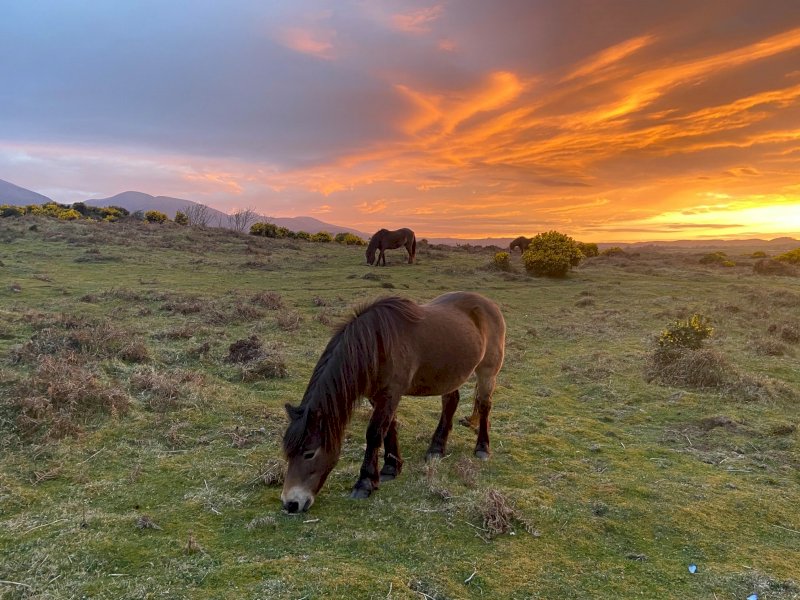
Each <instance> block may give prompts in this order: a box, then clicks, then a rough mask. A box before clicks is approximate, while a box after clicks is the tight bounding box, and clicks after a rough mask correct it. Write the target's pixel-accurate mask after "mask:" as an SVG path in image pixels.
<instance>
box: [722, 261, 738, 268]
mask: <svg viewBox="0 0 800 600" xmlns="http://www.w3.org/2000/svg"><path fill="white" fill-rule="evenodd" d="M720 265H722V266H723V267H735V266H736V263H735V262H733V261H732V260H723V261H722V262H721V263H720Z"/></svg>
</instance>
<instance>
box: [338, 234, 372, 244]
mask: <svg viewBox="0 0 800 600" xmlns="http://www.w3.org/2000/svg"><path fill="white" fill-rule="evenodd" d="M333 241H334V242H336V243H337V244H345V245H347V246H366V245H367V242H365V241H364V240H363V239H361V238H360V237H358V236H357V235H355V234H354V233H350V232H349V231H348V232H346V233H337V234H336V236H334V238H333Z"/></svg>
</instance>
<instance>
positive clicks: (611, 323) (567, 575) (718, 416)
mask: <svg viewBox="0 0 800 600" xmlns="http://www.w3.org/2000/svg"><path fill="white" fill-rule="evenodd" d="M32 224H36V226H37V227H36V230H35V231H32V230H30V229H29V226H30V225H32ZM753 250H758V248H753V249H747V250H746V251H745V250H742V255H741V256H740V255H733V254H732V253H731V252H730V250H728V252H729V254H731V258H732V259H733V260H734V261H735V262H736V266H735V267H731V268H726V269H719V268H716V267H714V266H713V265H712V266H707V265H702V264H700V262H699V258H700V257H701V256H702V255H703V254H705V253H707V252H708V249H704V250H703V252H702V253H698V254H696V255H695V254H692V253H688V252H682V253H681V252H677V251H672V252H667V251H662V252H656V251H643V252H642V253H641V254H639V255H633V256H626V257H599V258H596V259H592V260H590V261H588V262H587V263H585V264H584V265H582V266H581V267H580V268H579V269H577V270H575V271H573V272H572V273H571V274H570V275H569V276H568V277H567V278H565V279H557V280H554V279H539V278H531V277H528V276H527V275H524V274H523V273H524V270H523V269H522V266H521V264H520V262H519V260H520V259H519V257H518V256H517V255H515V256H512V268H513V272H512V273H504V272H501V271H499V270H496V269H495V268H493V266H492V262H493V257H494V252H493V251H491V250H485V251H468V250H465V249H460V250H459V249H450V250H448V249H441V248H434V249H427V248H421V249H420V252H419V255H418V258H419V264H417V265H414V266H409V265H406V264H404V254H403V252H402V251H400V250H398V251H394V252H389V253H388V258H389V260H390V261H391V264H390V265H389V266H388V267H387V268H375V267H368V266H367V265H366V264H364V257H363V248H357V247H345V246H340V245H338V244H313V243H307V242H293V241H284V240H271V239H265V238H253V237H247V236H241V235H236V234H232V233H230V232H226V231H220V230H210V231H201V230H194V229H189V228H180V227H177V226H171V225H168V226H163V227H162V226H147V225H144V224H124V223H117V224H106V223H85V222H75V223H64V222H58V221H55V220H52V219H45V218H38V219H34V218H28V217H26V218H22V219H14V220H12V219H5V220H2V221H0V261H2V266H0V548H2V552H1V553H0V580H3V582H4V583H0V597H3V598H6V597H7V598H73V597H74V598H79V597H92V598H143V597H165V598H181V597H193V598H303V597H306V598H387V597H391V598H423V597H429V598H437V599H444V598H472V597H475V598H478V597H485V598H543V599H545V598H548V599H549V598H682V599H685V598H715V597H716V598H719V599H720V600H721V599H723V598H726V599H733V598H745V597H747V596H748V595H749V594H751V593H753V592H757V593H758V594H759V597H760V598H762V599H788V598H800V583H798V580H800V575H799V574H798V573H799V572H798V565H800V502H798V498H800V476H798V473H800V470H798V469H799V468H800V458H799V457H800V449H799V448H798V436H799V435H800V434H798V431H797V428H798V421H799V420H800V417H799V416H798V415H800V398H799V396H800V370H799V369H798V368H797V357H798V352H800V345H798V344H797V343H796V342H791V341H788V342H787V341H785V340H783V341H782V344H783V350H784V351H783V353H782V354H780V355H765V354H764V353H763V352H759V351H758V348H763V347H764V344H763V343H761V344H760V345H759V344H758V343H756V341H757V340H764V339H775V340H777V339H778V338H777V337H775V336H776V335H777V334H775V333H774V331H780V327H784V326H787V327H789V328H791V327H797V323H798V319H799V318H800V317H799V316H798V315H800V285H798V280H797V279H795V278H787V277H761V276H757V275H753V273H752V264H753V262H754V261H755V259H752V258H750V257H749V254H750V253H752V251H753ZM12 288H13V289H12ZM456 289H461V290H472V291H478V292H481V293H484V294H485V295H487V296H489V297H491V298H493V299H495V300H496V301H497V302H498V303H500V305H501V307H502V309H503V312H504V315H505V317H506V320H507V324H508V338H507V347H506V363H505V366H504V368H503V370H502V371H501V373H500V377H499V385H498V389H497V391H496V394H495V405H494V410H493V413H492V432H491V436H492V446H493V452H494V454H493V456H492V459H491V460H490V461H488V462H486V463H478V462H477V461H474V460H472V459H471V452H472V448H473V446H474V434H473V433H471V432H470V431H468V430H466V429H465V428H462V427H457V428H456V429H455V430H454V431H453V434H452V436H451V441H450V444H449V446H448V452H449V454H448V456H446V457H445V458H444V459H443V460H442V461H441V463H439V464H437V465H436V466H435V467H430V466H426V465H425V464H424V462H423V460H422V457H423V456H424V452H425V449H426V447H427V443H428V441H429V438H430V435H431V434H432V432H433V429H434V428H435V425H436V421H437V419H438V412H439V406H440V403H439V400H438V399H437V398H405V399H404V400H403V402H402V403H401V405H400V409H399V421H400V423H401V429H400V442H401V445H402V449H403V453H404V456H405V458H406V463H405V470H404V472H403V474H402V475H401V476H400V478H398V479H397V480H396V481H393V482H388V483H385V484H383V485H382V486H381V489H380V490H379V491H378V492H376V493H375V494H374V495H373V496H372V497H371V498H370V499H368V500H366V501H353V500H350V499H349V498H348V497H347V496H348V493H349V490H350V488H351V486H352V485H353V483H354V482H355V479H356V476H357V472H358V467H359V465H360V462H361V458H362V454H363V436H364V431H365V427H366V423H367V420H368V417H369V412H368V410H367V408H366V406H364V407H361V408H359V409H358V410H357V411H356V415H355V417H354V419H353V422H352V423H351V425H350V428H349V434H348V437H347V441H346V443H345V445H344V448H343V451H342V457H341V460H340V461H339V464H338V465H337V467H336V468H335V470H334V471H333V473H332V475H331V477H330V479H329V481H328V482H327V483H326V485H325V487H324V488H323V490H322V492H321V494H320V495H319V496H318V498H317V501H316V503H315V504H314V507H313V508H312V510H311V511H310V512H309V513H307V514H304V515H301V516H289V515H287V514H284V513H282V512H281V510H280V500H279V496H280V487H279V486H276V485H265V484H264V483H263V482H262V479H261V474H262V473H263V472H264V471H265V469H267V468H268V467H274V464H275V461H276V460H280V459H281V450H280V448H281V444H280V442H281V436H282V433H283V429H284V427H285V424H286V416H285V413H284V412H283V404H284V403H285V402H287V401H289V402H292V403H297V402H299V400H300V398H301V396H302V393H303V390H304V389H305V386H306V384H307V382H308V378H309V376H310V374H311V370H312V368H313V366H314V364H315V362H316V360H317V358H318V356H319V354H320V353H321V351H322V349H323V347H324V345H325V343H326V342H327V340H328V338H329V336H330V327H329V323H330V322H331V321H333V322H335V321H337V320H338V319H339V318H341V317H343V316H344V315H346V314H347V313H348V309H349V307H351V306H353V305H355V304H358V303H360V302H365V301H369V300H372V299H374V298H376V297H378V296H381V295H386V294H393V293H397V294H402V295H405V296H408V297H411V298H413V299H415V300H419V301H426V300H429V299H431V298H433V297H435V296H437V295H439V294H440V293H443V292H445V291H450V290H456ZM262 292H275V293H278V294H280V297H281V299H282V302H283V307H282V308H280V309H277V310H272V309H269V308H265V307H263V306H259V305H258V304H253V303H252V302H251V299H252V297H253V296H254V295H255V294H258V293H262ZM694 313H699V314H703V315H705V316H707V317H709V318H710V320H711V322H712V325H713V327H714V335H713V336H712V338H711V340H710V341H709V343H708V345H709V346H710V347H711V348H712V349H714V350H715V351H716V352H718V353H719V354H720V355H721V356H723V357H725V358H726V359H727V361H728V362H729V368H730V369H731V370H735V371H736V372H737V373H738V374H739V375H741V376H745V377H747V378H749V379H748V381H750V382H751V383H752V382H753V381H756V382H759V386H760V387H758V386H757V387H756V388H752V385H751V387H749V388H747V387H746V386H744V384H742V385H741V386H739V387H737V386H735V385H734V386H729V387H726V388H724V389H712V390H696V389H682V388H678V387H668V386H663V385H657V384H655V383H647V382H646V381H645V375H644V374H645V366H646V363H647V359H648V357H649V356H650V354H651V353H652V351H653V349H654V347H655V344H656V339H657V337H658V335H659V334H660V333H661V331H663V330H664V329H665V328H666V327H667V326H669V325H670V324H672V323H674V322H675V320H676V319H679V318H684V319H685V318H687V317H688V316H690V315H692V314H694ZM287 315H288V318H287ZM292 315H294V316H292ZM298 317H299V319H298ZM298 320H299V323H298V325H297V327H296V328H295V329H291V322H293V321H298ZM287 323H288V324H287ZM771 325H778V327H777V328H775V327H773V333H770V331H769V328H770V326H771ZM101 334H102V335H101ZM250 335H257V336H258V338H259V339H260V340H261V341H262V343H263V344H264V346H265V347H268V348H269V349H270V351H271V352H274V353H276V354H277V355H279V357H280V358H281V359H282V360H283V361H284V362H285V366H286V369H287V372H288V376H287V377H285V378H276V379H262V380H257V381H253V382H245V381H243V380H242V373H241V370H240V368H239V367H238V366H237V365H236V364H233V363H230V362H228V361H226V357H227V355H228V347H229V346H230V344H232V343H233V342H234V341H236V340H240V339H243V338H247V337H249V336H250ZM48 336H49V337H48ZM81 336H83V337H81ZM32 339H33V342H31V340H32ZM133 342H138V343H139V344H141V345H143V348H144V351H145V355H144V356H138V357H131V356H130V355H129V354H126V353H125V351H124V350H123V349H124V348H129V346H130V344H132V343H133ZM59 343H63V344H66V345H67V346H69V349H70V350H71V351H72V353H73V358H72V359H71V360H72V361H73V362H69V363H67V362H64V363H63V364H64V365H66V367H68V368H71V369H72V368H74V369H85V370H88V371H89V372H90V373H91V374H93V376H94V377H95V380H96V381H97V382H98V385H99V386H101V387H102V389H105V390H113V391H116V392H117V393H121V394H124V395H125V397H126V398H127V400H128V402H129V406H128V409H127V411H120V412H119V414H116V415H113V414H109V413H108V412H107V411H103V410H99V409H97V410H91V407H90V409H89V410H84V411H83V412H80V413H77V412H76V413H75V414H72V415H70V416H69V424H70V425H71V426H73V427H76V428H79V429H80V433H79V434H78V435H77V436H67V437H63V438H58V437H57V436H56V435H55V434H56V433H57V431H58V429H57V428H56V427H54V425H53V420H52V417H53V416H52V415H50V417H45V418H42V420H41V422H39V423H38V427H39V428H38V429H37V430H35V431H33V432H32V433H31V432H30V431H29V430H27V431H28V432H27V433H26V430H24V428H22V425H23V423H21V421H20V420H19V415H20V410H19V408H18V405H19V400H20V398H27V397H28V396H35V395H37V394H38V395H42V394H44V395H46V394H48V393H53V392H52V389H50V388H48V387H47V385H55V384H52V382H51V383H50V384H48V383H47V381H50V380H46V381H45V383H41V381H42V380H43V379H42V378H45V379H46V376H47V373H45V372H42V368H43V367H42V364H43V363H42V361H44V360H46V359H47V356H50V355H53V356H55V357H56V359H57V360H62V361H64V360H66V359H65V358H64V357H65V356H66V354H65V348H62V347H58V344H59ZM26 344H28V345H27V346H26ZM203 347H205V350H201V349H202V348H203ZM25 348H27V350H28V351H27V353H26V351H25ZM139 348H140V350H141V346H140V347H139ZM48 353H49V354H48ZM134 359H135V360H134ZM37 369H38V371H37ZM78 374H79V371H77V370H76V371H75V377H71V378H69V377H68V378H67V379H68V381H66V382H64V381H61V380H59V381H58V382H56V383H57V384H58V385H64V386H65V385H68V384H70V383H74V382H75V381H78V380H79V379H78V378H77V375H78ZM36 377H39V378H40V379H39V380H37V379H36ZM37 381H39V382H40V383H39V384H37ZM143 381H144V383H142V382H143ZM737 381H738V380H737ZM137 382H138V383H137ZM168 383H171V384H172V387H169V386H168V385H167V384H168ZM145 384H147V385H145ZM37 385H38V387H37ZM148 385H150V387H148ZM159 386H160V387H159ZM471 400H472V391H471V384H469V385H467V386H465V387H464V388H463V389H462V406H461V407H460V408H459V411H458V414H459V415H464V414H466V413H468V411H469V408H470V406H471ZM48 418H49V419H50V420H48ZM29 429H30V428H29ZM465 473H468V475H465ZM472 473H474V475H472ZM490 489H491V490H496V491H498V492H499V493H500V494H501V496H502V498H504V499H506V500H507V501H508V503H509V504H511V505H512V506H513V509H514V519H513V520H512V521H511V523H510V530H508V531H506V532H505V533H499V534H497V535H491V532H490V531H487V530H486V528H485V527H484V521H483V516H482V515H481V513H480V506H481V502H482V499H483V498H484V495H485V493H486V491H487V490H490ZM144 516H146V517H147V519H149V522H151V523H153V524H155V525H157V526H158V527H157V528H155V527H146V528H141V527H138V526H137V522H138V523H139V524H141V523H143V522H148V521H142V518H143V517H144ZM691 563H695V564H697V565H698V571H697V573H695V574H690V573H689V572H688V565H689V564H691ZM6 582H12V583H6Z"/></svg>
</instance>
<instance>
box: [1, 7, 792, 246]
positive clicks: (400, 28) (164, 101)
mask: <svg viewBox="0 0 800 600" xmlns="http://www.w3.org/2000/svg"><path fill="white" fill-rule="evenodd" d="M0 179H5V180H7V181H10V182H12V183H15V184H17V185H20V186H23V187H26V188H29V189H32V190H34V191H37V192H40V193H43V194H45V195H47V196H50V197H51V198H53V199H54V200H57V201H59V202H76V201H80V200H85V199H88V198H103V197H108V196H111V195H114V194H116V193H119V192H122V191H126V190H137V191H142V192H146V193H149V194H153V195H163V196H172V197H178V198H186V199H189V200H194V201H197V202H203V203H206V204H208V205H210V206H213V207H215V208H218V209H220V210H223V211H226V212H230V211H232V210H235V209H237V208H254V209H256V210H257V211H259V212H260V213H262V214H265V215H269V216H274V217H285V216H299V215H307V216H314V217H317V218H319V219H321V220H323V221H327V222H330V223H336V224H341V225H348V226H351V227H354V228H356V229H358V230H361V231H367V232H369V231H374V230H377V229H378V228H381V227H386V228H389V229H393V228H399V227H411V228H412V229H414V230H415V231H416V232H417V234H418V235H419V236H423V237H442V236H448V237H461V238H477V237H516V236H517V235H533V234H535V233H537V232H541V231H548V230H552V229H556V230H558V231H562V232H564V233H567V234H569V235H571V236H572V237H574V238H576V239H579V240H581V241H587V242H589V241H594V242H612V241H620V242H624V241H642V240H666V239H707V238H747V237H762V238H773V237H778V236H781V235H792V236H795V237H800V2H798V1H797V0H691V1H686V0H670V1H669V2H664V1H661V0H607V1H603V0H559V1H558V2H554V1H551V0H492V1H491V2H490V1H487V0H441V1H435V0H433V1H427V2H417V1H413V0H409V1H402V2H400V1H391V0H386V1H377V0H376V1H366V0H337V1H336V2H333V1H331V0H329V1H322V0H294V1H292V2H283V1H276V0H229V1H227V2H221V1H212V0H180V1H179V0H136V1H126V0H114V1H108V2H99V1H96V0H36V2H28V1H24V0H0Z"/></svg>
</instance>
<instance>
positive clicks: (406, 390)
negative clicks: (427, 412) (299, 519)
mask: <svg viewBox="0 0 800 600" xmlns="http://www.w3.org/2000/svg"><path fill="white" fill-rule="evenodd" d="M505 332H506V324H505V321H504V320H503V315H502V314H501V313H500V309H499V308H498V307H497V305H496V304H495V303H494V302H492V301H491V300H489V299H488V298H485V297H483V296H481V295H480V294H475V293H471V292H451V293H449V294H444V295H442V296H439V297H438V298H436V299H435V300H433V301H431V302H429V303H428V304H423V305H418V304H416V303H414V302H412V301H411V300H407V299H404V298H397V297H392V298H385V299H383V300H378V301H376V302H374V303H373V304H370V305H368V306H365V307H362V308H360V309H359V310H357V311H356V313H355V316H354V317H353V318H352V319H351V320H350V321H349V322H347V323H345V324H343V325H342V326H341V327H340V328H339V330H338V331H337V332H336V333H335V334H334V335H333V337H332V338H331V340H330V341H329V342H328V345H327V347H326V348H325V351H324V352H323V353H322V356H321V357H320V359H319V361H318V362H317V366H316V367H314V372H313V374H312V375H311V380H310V381H309V383H308V387H307V388H306V392H305V394H304V396H303V400H302V402H301V403H300V405H299V406H297V407H294V406H291V405H289V404H288V403H287V404H286V412H287V413H288V414H289V426H288V428H287V429H286V434H285V435H284V438H283V449H284V452H285V454H286V458H287V460H288V468H287V473H286V478H285V481H284V485H283V491H282V493H281V501H282V502H283V507H284V508H285V509H286V510H287V511H288V512H290V513H295V512H299V511H305V510H308V508H309V507H310V506H311V505H312V504H313V503H314V497H315V496H316V495H317V493H318V492H319V490H320V488H322V485H323V484H324V483H325V480H326V479H327V477H328V475H329V474H330V472H331V470H332V469H333V467H334V465H335V464H336V462H337V460H338V459H339V452H340V450H341V447H342V439H343V438H344V431H345V427H346V426H347V423H348V422H349V420H350V416H351V415H352V413H353V408H354V406H355V404H356V401H357V400H358V399H359V398H361V397H364V396H365V397H367V398H368V399H369V401H370V403H371V404H372V407H373V411H372V418H371V419H370V421H369V426H368V427H367V449H366V452H365V453H364V462H363V463H362V465H361V471H360V474H359V478H358V481H357V482H356V484H355V486H354V487H353V491H352V494H351V497H353V498H367V497H368V496H369V495H370V494H371V493H372V492H373V491H374V490H376V489H378V485H379V483H380V482H381V481H386V480H389V479H394V478H395V477H396V476H397V475H399V474H400V471H401V470H402V467H403V460H402V458H400V447H399V446H398V442H397V421H396V419H395V414H396V411H397V405H398V403H399V402H400V397H401V396H403V395H408V396H434V395H441V397H442V413H441V417H440V418H439V425H438V427H437V428H436V431H435V432H434V434H433V438H432V439H431V443H430V446H429V447H428V451H427V454H426V459H427V458H431V457H439V456H443V455H444V451H445V446H446V444H447V437H448V435H449V433H450V429H451V428H452V425H453V414H454V413H455V410H456V406H457V405H458V400H459V394H458V388H459V386H460V385H461V384H463V383H464V382H465V381H466V380H467V378H468V377H469V376H470V375H471V374H472V373H475V374H476V375H477V383H476V386H475V410H474V412H476V413H477V417H478V418H477V420H478V441H477V443H476V445H475V456H477V457H478V458H480V459H484V460H485V459H487V458H489V411H490V410H491V407H492V393H493V392H494V387H495V377H496V376H497V373H498V371H500V367H501V366H502V364H503V352H504V347H505ZM381 444H383V447H384V464H383V468H382V469H381V470H380V472H379V471H378V452H379V451H380V447H381Z"/></svg>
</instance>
